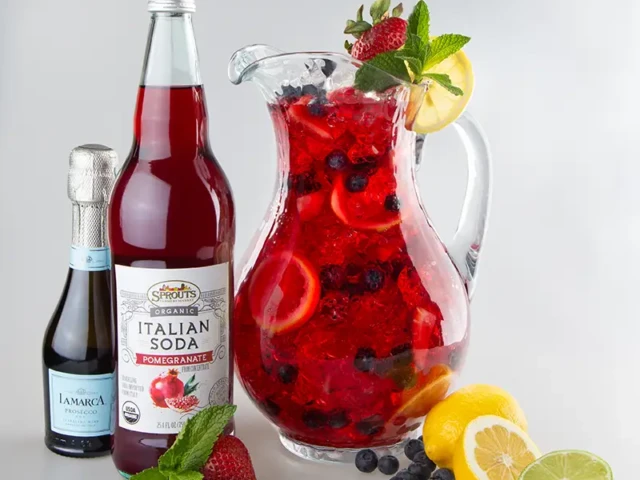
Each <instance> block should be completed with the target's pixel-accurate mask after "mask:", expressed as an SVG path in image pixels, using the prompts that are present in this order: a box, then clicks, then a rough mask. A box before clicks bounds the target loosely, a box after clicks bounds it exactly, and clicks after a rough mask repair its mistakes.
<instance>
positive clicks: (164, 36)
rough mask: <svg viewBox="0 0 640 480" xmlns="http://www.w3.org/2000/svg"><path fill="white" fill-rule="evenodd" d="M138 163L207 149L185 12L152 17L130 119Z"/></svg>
mask: <svg viewBox="0 0 640 480" xmlns="http://www.w3.org/2000/svg"><path fill="white" fill-rule="evenodd" d="M135 135H136V140H137V143H138V145H139V147H140V154H139V157H140V159H143V160H144V159H148V160H154V159H167V158H171V157H175V156H179V155H181V154H185V153H191V152H192V151H195V150H198V149H200V148H203V147H205V146H207V145H208V137H207V135H208V122H207V109H206V103H205V97H204V91H203V89H202V80H201V78H200V63H199V60H198V50H197V47H196V41H195V35H194V31H193V24H192V21H191V14H188V13H153V14H152V17H151V27H150V30H149V40H148V43H147V50H146V55H145V62H144V69H143V73H142V80H141V86H140V91H139V93H138V102H137V107H136V118H135Z"/></svg>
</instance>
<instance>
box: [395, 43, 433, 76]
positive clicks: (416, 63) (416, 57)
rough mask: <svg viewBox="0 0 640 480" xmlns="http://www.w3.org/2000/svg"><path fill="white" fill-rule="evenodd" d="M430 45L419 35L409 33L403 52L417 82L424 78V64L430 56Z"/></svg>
mask: <svg viewBox="0 0 640 480" xmlns="http://www.w3.org/2000/svg"><path fill="white" fill-rule="evenodd" d="M429 51H430V47H429V44H428V43H426V42H424V41H423V40H422V39H421V38H420V37H419V36H418V35H416V34H414V33H410V34H409V35H407V42H406V43H405V45H404V48H403V49H402V50H401V53H402V55H403V56H404V57H407V58H404V59H405V60H406V61H407V62H408V63H409V67H410V68H411V71H412V72H413V74H414V76H415V77H416V78H415V81H416V82H418V83H419V82H420V80H421V78H422V72H423V71H424V64H425V63H426V61H427V58H428V56H429Z"/></svg>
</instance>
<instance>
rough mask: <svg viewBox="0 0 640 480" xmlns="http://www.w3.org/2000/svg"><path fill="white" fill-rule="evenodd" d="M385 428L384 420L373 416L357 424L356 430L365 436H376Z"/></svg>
mask: <svg viewBox="0 0 640 480" xmlns="http://www.w3.org/2000/svg"><path fill="white" fill-rule="evenodd" d="M383 426H384V419H383V418H382V417H381V416H380V415H373V416H371V417H368V418H365V419H364V420H360V421H359V422H358V423H356V430H358V431H359V432H360V433H362V434H363V435H376V434H378V433H380V431H381V430H382V427H383Z"/></svg>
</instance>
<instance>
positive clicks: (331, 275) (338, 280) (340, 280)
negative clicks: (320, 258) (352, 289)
mask: <svg viewBox="0 0 640 480" xmlns="http://www.w3.org/2000/svg"><path fill="white" fill-rule="evenodd" d="M345 280H346V278H345V272H344V269H343V268H342V267H341V266H340V265H326V266H325V267H323V269H322V270H321V271H320V282H321V283H322V286H323V287H324V288H325V289H327V290H339V289H341V288H342V286H343V285H344V282H345Z"/></svg>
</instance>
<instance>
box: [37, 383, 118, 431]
mask: <svg viewBox="0 0 640 480" xmlns="http://www.w3.org/2000/svg"><path fill="white" fill-rule="evenodd" d="M114 404H115V376H114V374H112V373H108V374H104V375H71V374H68V373H62V372H56V371H55V370H49V408H50V411H51V430H53V431H54V432H56V433H60V434H62V435H71V436H76V437H99V436H102V435H110V434H111V433H112V431H113V413H114V410H113V406H114Z"/></svg>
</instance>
